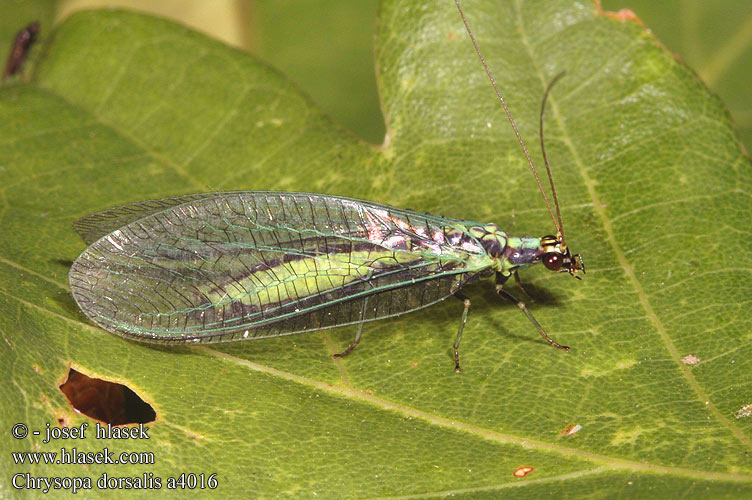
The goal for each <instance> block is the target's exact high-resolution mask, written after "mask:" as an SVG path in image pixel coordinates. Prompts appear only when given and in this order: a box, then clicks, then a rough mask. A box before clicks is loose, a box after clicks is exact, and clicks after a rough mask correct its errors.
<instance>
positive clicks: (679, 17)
mask: <svg viewBox="0 0 752 500" xmlns="http://www.w3.org/2000/svg"><path fill="white" fill-rule="evenodd" d="M603 7H604V8H606V9H613V10H618V9H622V8H629V9H631V10H632V11H634V13H635V14H637V16H639V18H640V19H641V20H642V21H643V22H644V23H645V25H646V26H647V27H648V28H649V29H650V30H651V31H653V33H655V35H656V36H657V37H658V38H659V39H660V40H661V42H662V43H664V44H665V45H666V47H668V49H669V50H671V51H673V52H675V53H676V54H678V55H679V57H681V58H682V59H683V60H684V61H686V62H687V64H689V65H690V66H692V67H693V68H694V69H695V71H697V73H698V74H699V76H700V78H701V79H702V80H703V81H704V82H705V83H706V84H707V85H708V86H709V87H710V88H711V89H713V90H714V91H715V92H718V95H720V96H721V98H722V99H723V100H724V102H725V103H726V106H728V108H729V110H730V111H731V116H732V117H733V118H734V121H735V123H736V128H737V130H738V131H739V135H740V136H741V139H742V142H743V143H744V144H745V146H746V148H747V150H748V151H749V150H750V149H752V91H751V90H750V86H749V80H750V78H752V3H750V2H744V1H741V2H739V1H737V2H709V1H707V0H663V1H661V2H655V1H652V0H628V1H625V0H604V1H603Z"/></svg>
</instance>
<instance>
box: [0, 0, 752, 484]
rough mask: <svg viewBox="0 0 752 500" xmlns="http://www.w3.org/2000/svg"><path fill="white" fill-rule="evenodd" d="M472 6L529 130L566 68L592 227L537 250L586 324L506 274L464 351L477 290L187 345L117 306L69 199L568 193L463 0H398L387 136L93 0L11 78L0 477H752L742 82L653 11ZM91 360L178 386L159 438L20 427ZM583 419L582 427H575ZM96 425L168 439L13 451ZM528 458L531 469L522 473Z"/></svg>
mask: <svg viewBox="0 0 752 500" xmlns="http://www.w3.org/2000/svg"><path fill="white" fill-rule="evenodd" d="M465 10H466V12H467V14H468V19H469V22H470V24H471V26H472V27H473V29H474V30H475V32H476V35H477V36H478V39H479V41H480V44H481V47H482V48H483V50H484V52H485V54H486V57H487V59H488V62H489V64H490V66H491V68H493V70H494V71H495V73H496V76H497V78H498V80H499V83H500V86H501V88H502V91H503V93H504V95H505V97H506V98H507V100H508V101H509V104H510V108H511V111H512V113H513V115H514V116H515V117H516V118H517V123H518V126H519V127H520V131H521V133H522V135H523V137H525V138H527V139H528V141H529V143H530V144H529V145H530V146H531V147H533V146H534V144H535V137H536V133H537V126H538V124H537V117H538V108H539V105H540V99H541V97H542V93H543V89H544V88H545V85H546V84H547V83H548V82H549V81H550V80H551V79H552V78H553V76H554V75H556V74H557V73H558V72H559V71H562V70H566V71H567V76H566V78H564V79H563V80H562V81H561V82H560V83H559V84H558V85H557V86H556V88H555V89H554V91H553V95H552V97H551V100H550V107H549V109H548V112H547V122H546V124H547V129H546V130H547V132H546V139H547V148H548V156H549V159H550V160H551V161H552V162H553V164H554V166H555V167H554V168H555V176H556V179H557V188H558V189H557V190H558V192H559V194H560V197H561V201H562V205H563V215H564V223H565V227H566V231H567V236H568V242H569V245H570V247H572V249H573V250H574V251H577V252H580V253H582V254H583V257H584V258H585V259H586V264H587V268H588V273H587V275H586V277H585V280H583V281H581V282H576V281H574V280H571V279H569V278H568V277H567V276H566V275H557V274H554V273H550V272H548V271H546V270H545V269H542V268H540V269H538V268H534V269H530V270H529V271H526V272H524V273H523V275H522V279H523V281H524V283H525V285H526V290H527V291H528V293H529V294H530V295H531V296H532V297H533V298H534V301H532V302H530V301H529V306H530V308H531V310H532V311H533V313H534V314H535V316H536V317H537V319H538V320H539V321H540V322H541V323H542V324H543V325H544V326H546V328H547V329H548V330H549V333H551V335H552V336H553V337H554V338H555V339H557V340H558V341H560V342H563V343H565V344H569V345H571V346H573V350H572V352H570V353H564V352H562V351H558V350H555V349H552V348H550V347H549V346H548V345H546V344H545V343H544V342H543V341H542V340H541V339H540V337H539V336H538V335H537V333H536V332H535V330H534V329H533V328H532V326H531V325H530V324H529V323H528V322H527V320H526V319H525V318H524V316H523V315H522V314H520V313H519V311H517V310H516V308H515V307H513V306H508V305H505V304H501V303H500V299H499V298H498V297H497V296H496V295H495V293H494V292H493V286H492V283H488V282H481V283H479V284H477V285H473V286H471V287H469V288H468V290H467V292H466V294H467V295H469V296H470V297H471V299H472V301H473V306H472V308H471V313H470V319H469V321H468V325H467V328H466V330H465V335H464V337H463V345H462V346H461V356H462V362H463V369H464V371H463V372H462V373H461V374H459V375H455V374H454V372H453V362H452V358H451V344H452V341H453V337H454V333H455V331H456V328H457V325H458V322H459V319H460V312H461V305H460V304H459V302H456V301H446V302H444V303H442V304H439V305H437V306H435V307H432V308H430V309H427V310H424V311H422V312H417V313H413V314H409V315H405V316H403V317H400V318H397V319H393V320H386V321H381V322H375V323H371V324H367V325H366V326H365V328H364V332H363V342H362V343H361V345H360V346H359V347H358V349H357V350H356V351H355V352H354V353H353V354H352V355H350V356H349V357H347V358H345V359H342V360H337V361H333V360H332V359H331V357H330V354H331V353H333V352H338V351H340V350H342V349H343V348H344V347H345V346H347V344H348V343H349V342H350V340H351V339H352V336H353V334H354V330H353V329H351V328H342V329H338V330H333V331H329V332H322V333H312V334H307V335H299V336H294V337H288V338H280V339H273V340H265V341H259V342H246V343H235V344H229V345H221V346H203V347H193V348H178V349H168V348H154V347H150V346H147V345H141V344H135V343H131V342H128V341H126V340H123V339H121V338H119V337H115V336H113V335H109V334H107V333H106V332H104V331H102V330H100V329H98V328H96V327H94V326H92V325H91V324H90V323H89V322H88V321H87V320H86V318H85V317H84V316H83V315H82V313H80V311H78V309H77V307H76V305H75V303H74V302H73V300H72V298H71V296H70V294H69V291H68V286H67V271H68V266H69V264H70V262H71V261H72V260H73V259H75V258H76V256H77V255H78V254H79V253H80V252H81V251H82V250H83V249H84V247H85V245H84V244H83V243H82V242H81V241H80V240H79V239H78V237H77V236H76V234H75V233H74V232H73V230H72V229H71V223H72V222H73V221H74V220H76V219H77V218H79V217H81V216H84V215H86V214H88V213H91V212H94V211H97V210H101V209H105V208H108V207H110V206H113V205H117V204H122V203H127V202H134V201H141V200H145V199H150V198H159V197H165V196H172V195H178V194H184V193H190V192H200V191H207V190H234V189H275V190H304V191H312V192H324V193H331V194H338V195H345V196H354V197H360V198H365V199H370V200H374V201H379V202H384V203H389V204H392V205H396V206H400V207H402V208H411V209H414V210H419V211H427V212H433V213H437V214H444V215H448V216H452V217H457V218H466V219H470V220H488V221H490V222H495V223H497V224H499V225H500V226H501V227H502V228H504V229H505V230H506V231H508V232H509V233H511V234H517V235H525V234H529V235H537V236H540V235H542V234H546V233H550V232H552V223H551V221H550V219H549V218H548V215H547V212H546V210H545V208H544V207H543V205H542V202H541V200H540V195H539V193H538V192H537V189H536V187H535V184H534V182H533V180H532V177H531V175H530V172H529V171H528V170H527V166H526V164H525V162H524V159H523V157H522V154H521V152H520V148H519V145H518V144H517V143H516V142H515V139H514V136H513V134H512V132H511V130H510V128H509V124H508V123H507V122H506V118H505V117H504V115H503V112H501V111H500V109H499V105H498V102H496V101H495V100H494V96H493V93H492V91H491V89H490V85H489V83H488V81H487V79H486V77H485V75H484V73H483V71H482V69H481V67H480V65H479V63H478V60H477V57H476V56H475V54H474V53H473V51H472V47H471V45H470V42H469V41H468V39H467V36H466V34H465V33H464V31H463V27H462V23H461V21H460V19H459V16H458V14H457V12H456V10H455V9H454V6H453V5H452V3H451V2H443V3H441V4H439V3H437V2H430V1H427V2H425V4H422V5H418V4H417V3H416V2H410V3H400V2H384V4H383V5H382V6H381V12H380V24H379V27H378V35H377V39H376V59H377V66H378V76H377V79H378V85H379V89H380V93H381V96H382V99H383V109H384V110H385V113H386V121H387V134H388V141H387V143H386V145H385V146H384V147H382V148H380V149H376V148H374V147H371V146H369V145H367V144H364V143H361V142H358V141H357V140H356V139H354V137H353V136H352V135H351V134H349V133H348V132H346V131H344V130H342V129H341V128H339V127H338V126H336V125H335V124H333V123H332V122H331V121H330V120H329V119H328V118H326V117H325V116H324V115H323V114H322V113H321V112H320V111H319V110H318V109H316V108H315V107H314V106H313V105H312V104H311V101H310V100H309V99H307V98H306V97H304V96H302V95H301V94H300V93H299V91H298V90H296V88H295V87H294V86H292V85H291V84H289V83H288V82H287V81H286V80H285V78H284V77H283V76H282V75H281V74H279V73H278V72H276V71H275V70H273V69H271V67H269V66H267V65H266V64H263V63H260V62H258V61H257V60H255V59H253V58H251V57H249V56H247V55H246V54H243V53H242V52H239V51H237V50H234V49H230V48H227V47H225V46H222V45H221V44H219V43H217V42H214V41H211V40H209V39H207V38H206V37H204V36H203V35H199V34H196V33H194V32H191V31H189V30H187V29H185V28H182V27H180V26H177V25H174V24H171V23H168V22H165V21H162V20H159V19H155V18H151V17H147V16H144V15H136V14H132V13H127V12H119V11H93V12H85V13H79V14H75V15H74V16H72V17H70V18H69V19H68V20H67V21H65V22H64V23H63V24H62V25H61V26H60V27H59V28H58V29H57V31H56V32H55V33H54V36H53V37H52V39H51V40H50V42H49V44H48V45H47V46H46V47H45V49H44V51H43V53H42V57H41V58H40V60H39V62H38V65H37V67H36V71H35V76H34V79H33V81H32V82H31V83H29V84H27V85H23V86H13V87H6V88H2V89H0V116H3V117H4V119H3V120H0V143H2V147H0V186H2V190H1V191H0V194H1V196H0V203H1V204H0V335H1V336H2V338H3V342H0V366H1V367H2V368H1V370H2V372H0V373H2V374H3V376H4V380H6V382H7V384H6V387H5V390H4V391H2V393H1V394H2V395H1V396H0V398H1V399H2V402H3V403H2V405H0V416H1V419H2V420H1V424H2V425H0V427H2V428H3V429H5V434H4V436H3V438H2V441H0V442H2V448H3V449H2V453H3V456H4V457H6V458H5V459H4V460H3V461H2V462H0V463H2V466H1V467H0V469H1V470H0V491H1V492H2V494H3V496H11V497H12V496H18V497H21V498H24V497H28V498H37V497H38V496H39V491H34V490H14V489H13V485H12V483H11V477H12V475H13V474H15V473H18V472H29V473H30V474H32V475H33V476H37V477H38V476H58V477H61V476H70V477H73V476H77V477H90V478H92V479H93V480H94V481H96V479H97V478H98V477H100V476H101V475H102V474H103V473H105V472H106V473H107V474H108V475H110V476H120V477H124V476H131V477H134V476H139V477H140V476H141V474H142V473H143V472H145V471H148V472H152V473H153V474H154V475H155V476H157V477H160V478H163V480H166V478H167V477H168V476H176V475H178V474H180V473H183V472H186V473H188V472H192V473H195V474H199V473H204V474H207V475H208V474H212V473H217V474H218V481H219V487H218V489H217V490H215V491H213V492H210V491H207V490H194V491H193V492H192V493H193V494H194V495H195V496H198V497H202V498H203V497H207V496H210V495H211V494H212V493H213V494H214V496H216V497H218V498H248V497H251V498H264V497H265V498H270V497H305V498H310V497H312V496H314V495H316V496H318V497H319V498H374V497H393V496H404V495H415V496H416V497H417V498H424V497H425V498H431V497H439V496H442V495H448V494H455V495H456V496H459V497H468V498H498V497H499V496H502V495H503V496H505V497H508V498H544V497H546V496H551V497H555V498H556V497H567V498H646V497H649V498H677V497H682V496H685V497H688V496H692V497H695V498H743V497H745V496H750V495H752V456H751V454H750V452H752V419H751V418H749V417H744V416H743V413H741V412H740V409H741V408H742V407H743V406H744V405H746V404H750V403H752V388H751V386H750V374H751V373H752V361H750V360H751V359H752V352H751V351H752V333H751V332H752V328H750V326H752V313H750V309H749V302H750V299H751V298H752V297H751V295H752V294H750V291H749V278H750V276H749V275H750V270H751V269H752V265H751V262H750V261H751V260H752V258H750V257H749V252H748V251H747V246H748V243H749V241H750V230H749V227H748V221H749V219H750V216H751V215H752V213H750V212H752V203H750V193H749V186H750V181H751V180H752V178H751V177H752V176H751V174H752V169H751V168H750V163H749V160H748V158H746V157H745V156H744V155H743V154H742V152H741V150H740V146H739V144H738V143H737V141H736V139H735V135H734V131H733V127H732V124H731V122H730V119H729V117H728V114H727V113H726V112H725V111H724V109H723V106H722V104H721V102H720V101H719V100H718V98H717V97H715V96H714V95H713V94H712V93H710V92H709V91H708V90H707V89H706V88H705V87H704V86H703V85H702V83H701V82H700V81H699V80H698V79H697V77H696V76H695V75H694V73H693V72H692V70H690V69H689V68H687V67H686V66H684V65H683V64H682V63H681V62H679V61H677V60H676V59H675V58H673V57H672V56H671V55H670V54H668V53H667V52H666V51H665V50H664V49H663V48H661V47H660V46H658V44H657V43H656V41H655V39H654V38H653V37H652V36H650V35H649V34H647V33H646V32H645V31H644V30H643V29H642V28H641V27H640V26H639V25H637V24H635V23H629V22H628V23H622V22H619V21H617V20H614V19H611V18H607V17H604V16H602V15H599V14H598V13H597V11H596V9H595V7H594V6H593V5H592V4H591V3H589V2H584V3H576V2H570V1H561V2H556V3H554V2H547V3H545V4H544V5H541V4H540V3H537V2H535V3H531V4H528V3H521V2H503V3H499V2H487V1H480V0H479V1H477V2H471V1H468V2H466V4H465ZM533 149H536V148H533ZM533 157H534V159H535V160H536V163H538V164H540V163H541V161H540V155H539V154H538V153H537V152H534V153H533ZM539 267H540V266H539ZM509 288H510V290H512V292H513V293H519V290H515V288H514V286H512V285H510V286H509ZM687 355H693V356H695V357H696V358H698V359H699V360H700V361H699V363H697V364H687V363H686V362H683V361H682V359H683V358H684V357H685V356H687ZM69 366H73V367H74V368H76V369H77V370H78V371H80V372H83V373H85V374H87V375H90V376H97V377H101V378H105V379H108V380H114V381H118V382H121V383H124V384H127V385H128V386H129V387H131V388H132V389H133V390H134V391H136V392H137V393H138V394H139V395H140V396H141V397H143V398H144V399H145V400H147V401H148V402H149V403H150V404H152V406H153V407H154V408H155V410H156V412H157V421H156V422H154V423H152V424H151V425H150V439H149V440H133V441H127V442H118V441H113V440H96V439H93V437H89V438H88V439H86V440H78V441H75V442H70V441H68V442H53V443H49V444H44V443H42V438H43V435H42V436H32V437H28V438H26V439H24V440H15V439H13V438H12V437H11V436H10V433H9V432H8V429H10V427H11V426H12V425H13V423H16V422H23V423H25V424H27V425H28V426H29V427H30V429H32V430H40V431H42V433H43V434H44V429H45V425H46V424H47V423H50V424H51V425H56V423H57V421H58V419H62V421H64V422H65V423H67V424H69V425H80V424H81V423H82V422H87V421H88V422H91V421H90V419H87V418H86V417H83V416H81V415H79V414H77V413H75V412H74V411H73V410H72V408H71V407H70V405H69V404H68V402H67V400H66V398H65V397H64V396H63V394H62V393H61V392H60V391H59V389H58V385H59V384H60V382H62V381H63V380H64V378H65V375H66V373H67V370H68V367H69ZM570 424H575V425H580V426H581V429H580V430H579V432H577V433H575V434H572V435H562V433H561V431H562V430H563V429H565V428H566V427H567V426H568V425H570ZM92 425H93V423H92ZM74 446H75V447H76V448H77V449H78V450H80V451H99V450H101V449H102V448H103V447H105V446H107V447H108V448H109V450H110V451H114V452H117V453H119V452H121V451H151V452H154V455H155V463H154V464H153V465H95V464H92V465H86V466H81V465H36V466H28V465H25V466H21V465H13V464H12V461H9V460H8V457H9V456H10V455H9V454H10V452H11V451H40V450H41V451H57V450H59V448H60V447H67V448H68V449H70V448H71V447H74ZM520 466H531V467H534V469H535V470H534V471H533V472H532V473H530V474H528V475H527V476H526V477H524V478H516V477H514V476H513V472H514V471H515V470H516V469H517V468H518V467H520ZM106 493H109V494H110V495H111V496H113V497H118V498H122V497H123V496H125V497H127V498H131V497H134V498H136V497H149V498H152V497H154V496H155V492H154V491H150V490H139V489H136V490H130V491H127V492H124V491H109V492H103V491H101V490H97V489H96V485H95V489H92V490H88V491H81V492H79V493H78V497H80V498H102V497H103V496H104V495H105V494H106ZM158 493H159V494H161V495H164V496H165V498H170V497H174V496H175V492H174V491H169V490H167V489H166V488H163V489H162V490H161V491H160V492H158ZM181 493H186V492H181ZM188 493H190V492H188ZM47 497H49V498H69V497H70V492H69V491H64V490H53V491H51V492H50V493H49V494H48V495H47Z"/></svg>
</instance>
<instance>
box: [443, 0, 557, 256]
mask: <svg viewBox="0 0 752 500" xmlns="http://www.w3.org/2000/svg"><path fill="white" fill-rule="evenodd" d="M454 3H455V5H456V6H457V10H458V11H459V12H460V17H461V18H462V23H463V24H464V25H465V30H466V31H467V34H468V35H469V36H470V41H472V42H473V47H474V48H475V53H476V54H478V58H479V59H480V62H481V64H482V65H483V69H484V70H485V71H486V75H488V79H489V80H491V85H492V86H493V88H494V91H495V92H496V97H498V98H499V102H501V106H502V107H503V108H504V112H505V113H506V114H507V118H508V119H509V123H510V124H511V125H512V130H514V135H515V136H517V141H518V142H519V143H520V146H522V151H523V152H524V153H525V158H526V159H527V163H528V165H530V170H532V172H533V176H534V177H535V182H537V183H538V189H539V190H540V192H541V195H542V196H543V201H544V202H545V203H546V208H548V213H549V214H550V215H551V220H553V222H554V226H556V232H557V236H558V237H559V238H560V240H561V247H562V248H563V249H566V244H565V242H564V230H563V228H562V224H561V212H560V211H559V200H558V198H557V197H556V189H555V188H554V180H553V176H552V175H551V168H550V167H549V164H548V160H547V159H546V153H545V149H543V159H544V162H545V164H546V171H547V172H548V180H549V181H550V182H551V193H552V195H553V198H554V203H555V205H556V213H557V214H558V218H557V217H556V216H555V215H554V211H553V209H552V208H551V203H549V201H548V196H547V195H546V191H545V190H544V189H543V184H541V181H540V177H539V176H538V171H537V170H536V169H535V165H533V160H532V158H530V153H528V151H527V146H525V141H523V140H522V136H521V135H520V132H519V130H518V129H517V124H516V123H515V122H514V118H512V113H510V112H509V108H508V107H507V103H506V102H505V101H504V98H503V97H502V96H501V91H500V90H499V86H498V85H497V83H496V79H495V78H494V76H493V74H492V73H491V69H490V68H489V67H488V64H486V59H485V57H483V53H482V52H481V50H480V46H479V45H478V41H477V40H476V39H475V35H474V34H473V32H472V30H471V29H470V25H469V24H468V22H467V18H466V17H465V13H464V12H463V10H462V7H461V6H460V0H454ZM562 76H564V73H560V74H558V75H557V76H556V78H554V79H553V81H551V83H550V84H549V85H548V88H546V92H545V94H544V96H543V104H542V106H541V115H540V119H541V126H540V130H541V148H543V109H544V108H545V105H546V98H547V97H548V93H549V91H550V90H551V87H552V86H553V84H554V83H556V81H558V80H559V78H561V77H562Z"/></svg>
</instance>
